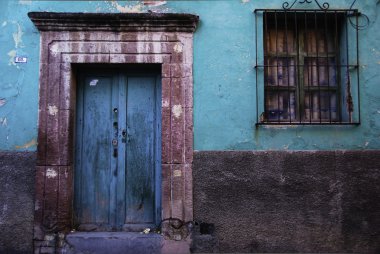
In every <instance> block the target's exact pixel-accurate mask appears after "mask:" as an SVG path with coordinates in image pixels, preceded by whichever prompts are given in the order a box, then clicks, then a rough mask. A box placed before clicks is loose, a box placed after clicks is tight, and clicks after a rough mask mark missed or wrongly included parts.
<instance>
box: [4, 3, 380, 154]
mask: <svg viewBox="0 0 380 254" xmlns="http://www.w3.org/2000/svg"><path fill="white" fill-rule="evenodd" d="M291 2H292V1H291ZM320 2H322V1H320ZM329 2H330V5H331V8H344V9H347V8H349V6H350V5H351V3H352V2H353V0H334V1H332V0H330V1H329ZM282 3H283V0H281V1H279V0H273V1H263V0H225V1H217V0H215V1H212V0H208V1H195V0H194V1H166V2H165V1H164V3H160V4H158V5H157V6H149V5H144V4H143V1H34V0H20V1H18V0H2V1H1V8H0V29H1V30H0V31H1V32H0V55H1V58H0V77H1V79H0V150H31V151H33V150H35V149H36V142H37V118H38V74H39V73H38V72H39V66H38V63H39V33H38V31H37V29H36V28H35V27H34V26H33V24H32V22H31V21H30V20H29V18H28V17H27V13H28V12H29V11H54V12H146V11H148V10H151V11H157V12H188V13H194V14H197V15H199V16H200V20H201V21H200V24H199V27H198V29H197V31H196V33H195V38H194V134H195V135H194V146H195V149H196V150H267V149H269V150H283V149H285V150H287V149H288V150H330V149H380V33H379V31H380V18H379V17H378V16H379V15H380V1H379V0H360V1H357V3H356V4H355V6H354V8H357V9H359V11H361V12H363V13H365V14H366V15H367V16H368V17H369V20H370V24H369V27H368V28H367V29H365V30H363V31H361V32H360V38H361V39H360V45H359V50H360V77H361V80H360V91H361V116H362V119H361V120H362V124H361V125H360V126H278V127H269V126H268V127H263V126H261V127H259V128H256V127H255V123H256V122H255V121H256V95H255V91H256V90H255V80H256V77H255V71H254V68H253V67H254V65H255V47H254V46H255V45H254V42H255V40H254V38H255V37H254V26H255V23H254V21H255V19H254V14H253V13H252V12H253V10H254V9H255V8H280V7H281V4H282ZM259 46H260V45H259ZM14 56H25V57H27V58H28V62H27V63H23V64H20V63H14V61H13V60H14Z"/></svg>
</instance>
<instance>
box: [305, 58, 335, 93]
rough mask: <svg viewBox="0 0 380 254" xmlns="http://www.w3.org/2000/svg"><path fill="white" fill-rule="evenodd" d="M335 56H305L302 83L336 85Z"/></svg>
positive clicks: (306, 84) (307, 84)
mask: <svg viewBox="0 0 380 254" xmlns="http://www.w3.org/2000/svg"><path fill="white" fill-rule="evenodd" d="M335 67H336V63H335V58H333V57H330V58H329V59H328V60H327V58H325V57H324V58H316V57H306V58H305V69H304V85H305V86H318V85H319V86H336V85H337V82H336V68H335Z"/></svg>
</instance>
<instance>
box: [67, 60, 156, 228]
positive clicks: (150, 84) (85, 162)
mask: <svg viewBox="0 0 380 254" xmlns="http://www.w3.org/2000/svg"><path fill="white" fill-rule="evenodd" d="M160 80H161V79H160V77H159V71H157V70H155V69H152V68H147V67H145V68H144V69H141V68H136V67H130V68H128V69H126V70H125V69H121V70H117V71H115V70H104V69H98V68H96V69H93V70H82V71H81V72H80V75H79V78H78V81H79V82H78V89H77V111H76V112H77V120H76V135H75V136H76V149H75V156H76V159H75V202H74V209H75V222H76V226H77V228H78V230H83V231H115V230H126V231H136V230H141V229H143V228H146V227H155V226H156V225H157V224H158V223H159V221H160V213H161V206H160V204H161V202H160V197H161V190H160V186H161V179H160V177H161V167H160V166H161V161H160V160H161V151H160V149H161V84H160Z"/></svg>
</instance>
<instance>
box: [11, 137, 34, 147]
mask: <svg viewBox="0 0 380 254" xmlns="http://www.w3.org/2000/svg"><path fill="white" fill-rule="evenodd" d="M36 145H37V140H36V139H32V140H31V141H29V142H28V143H25V144H23V145H22V146H15V148H16V149H27V148H29V147H32V146H36Z"/></svg>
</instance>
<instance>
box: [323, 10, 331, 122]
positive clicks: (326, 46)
mask: <svg viewBox="0 0 380 254" xmlns="http://www.w3.org/2000/svg"><path fill="white" fill-rule="evenodd" d="M324 18H325V41H324V42H325V50H326V61H327V63H326V65H325V66H326V68H327V86H328V94H329V96H328V98H329V119H330V123H331V91H330V58H329V43H328V41H327V38H328V37H327V35H328V29H327V12H325V15H324Z"/></svg>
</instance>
